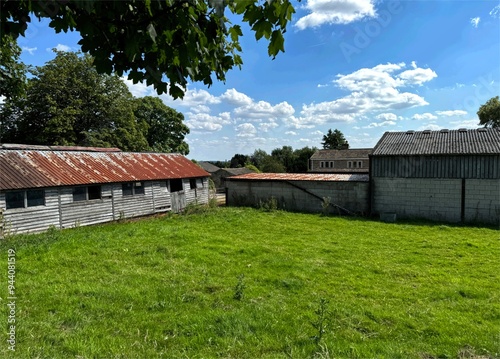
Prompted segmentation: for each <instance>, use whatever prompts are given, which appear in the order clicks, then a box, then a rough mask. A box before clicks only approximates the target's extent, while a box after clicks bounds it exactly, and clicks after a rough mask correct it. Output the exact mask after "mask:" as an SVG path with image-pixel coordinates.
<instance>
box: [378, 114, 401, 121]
mask: <svg viewBox="0 0 500 359" xmlns="http://www.w3.org/2000/svg"><path fill="white" fill-rule="evenodd" d="M375 118H376V119H377V120H384V121H396V120H397V119H398V116H396V115H395V114H393V113H381V114H380V115H377V116H375Z"/></svg>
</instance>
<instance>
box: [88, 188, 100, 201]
mask: <svg viewBox="0 0 500 359" xmlns="http://www.w3.org/2000/svg"><path fill="white" fill-rule="evenodd" d="M87 189H88V194H89V200H91V199H101V186H88V187H87Z"/></svg>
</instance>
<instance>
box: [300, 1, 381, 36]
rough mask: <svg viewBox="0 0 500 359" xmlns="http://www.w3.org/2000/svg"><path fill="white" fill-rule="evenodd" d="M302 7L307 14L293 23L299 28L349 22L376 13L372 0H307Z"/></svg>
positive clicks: (373, 15) (372, 15)
mask: <svg viewBox="0 0 500 359" xmlns="http://www.w3.org/2000/svg"><path fill="white" fill-rule="evenodd" d="M304 9H306V10H307V11H308V12H309V14H308V15H306V16H304V17H302V18H300V19H299V20H298V21H297V23H296V24H295V26H296V27H297V28H298V29H300V30H304V29H306V28H308V27H318V26H321V25H323V24H349V23H351V22H354V21H358V20H362V19H364V18H370V17H375V16H376V15H377V14H376V11H375V1H374V0H307V2H306V4H305V5H304Z"/></svg>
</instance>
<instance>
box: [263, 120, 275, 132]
mask: <svg viewBox="0 0 500 359" xmlns="http://www.w3.org/2000/svg"><path fill="white" fill-rule="evenodd" d="M276 127H278V124H277V123H276V122H274V121H271V122H266V123H261V124H259V130H261V131H262V132H268V131H269V130H271V129H273V128H276Z"/></svg>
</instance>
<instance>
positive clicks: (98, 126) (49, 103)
mask: <svg viewBox="0 0 500 359" xmlns="http://www.w3.org/2000/svg"><path fill="white" fill-rule="evenodd" d="M32 75H33V76H32V77H31V78H30V79H29V80H28V81H27V85H26V94H25V96H21V97H17V98H14V99H8V100H7V101H6V103H5V104H4V106H3V108H2V113H1V115H2V123H1V126H0V141H2V142H14V143H16V142H17V143H27V144H43V145H78V146H98V147H119V148H120V149H122V150H125V151H144V150H154V151H158V152H172V151H175V152H180V153H183V154H187V153H188V152H189V146H188V145H187V143H186V142H185V141H184V137H185V135H186V134H187V133H189V128H188V127H187V126H186V125H185V124H184V123H183V119H184V117H183V115H182V114H181V113H178V112H177V111H175V110H173V109H171V108H170V107H168V106H166V105H164V104H163V103H162V102H161V100H160V99H158V98H153V97H145V98H140V99H134V97H133V96H132V94H131V93H130V92H129V90H128V88H127V86H126V85H125V83H124V82H123V81H122V80H121V79H120V78H119V77H118V76H116V75H103V74H99V73H97V71H96V70H95V68H94V66H93V59H92V57H91V56H90V55H84V56H81V55H80V54H77V53H72V52H58V51H56V57H55V59H53V60H51V61H49V62H47V63H46V64H45V65H44V66H40V67H37V68H35V69H34V70H32Z"/></svg>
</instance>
